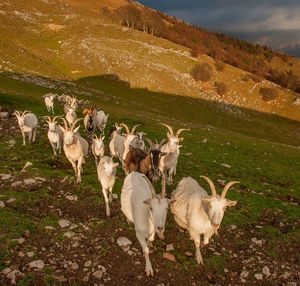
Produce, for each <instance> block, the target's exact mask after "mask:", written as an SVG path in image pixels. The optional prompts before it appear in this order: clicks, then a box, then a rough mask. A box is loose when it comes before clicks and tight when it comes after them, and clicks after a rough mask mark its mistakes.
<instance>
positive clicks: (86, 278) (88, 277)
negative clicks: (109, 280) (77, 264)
mask: <svg viewBox="0 0 300 286" xmlns="http://www.w3.org/2000/svg"><path fill="white" fill-rule="evenodd" d="M90 275H91V273H90V272H89V273H87V275H86V276H84V278H83V282H89V280H90Z"/></svg>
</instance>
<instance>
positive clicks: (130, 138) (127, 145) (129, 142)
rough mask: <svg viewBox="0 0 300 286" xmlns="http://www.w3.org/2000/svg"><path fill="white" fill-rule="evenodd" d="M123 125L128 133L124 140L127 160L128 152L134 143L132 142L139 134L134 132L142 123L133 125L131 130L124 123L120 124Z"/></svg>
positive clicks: (124, 153)
mask: <svg viewBox="0 0 300 286" xmlns="http://www.w3.org/2000/svg"><path fill="white" fill-rule="evenodd" d="M120 125H121V126H123V127H124V128H125V129H126V132H127V134H126V135H125V141H124V152H123V157H122V159H123V161H125V159H126V156H127V153H128V152H129V149H130V146H131V145H132V143H133V142H134V141H135V139H136V138H137V135H135V134H134V132H135V129H136V128H137V127H138V126H140V124H136V125H134V126H133V127H132V129H131V131H130V130H129V128H128V126H127V125H126V124H124V123H121V124H120Z"/></svg>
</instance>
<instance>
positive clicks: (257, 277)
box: [254, 273, 263, 280]
mask: <svg viewBox="0 0 300 286" xmlns="http://www.w3.org/2000/svg"><path fill="white" fill-rule="evenodd" d="M254 277H255V279H256V280H262V279H263V275H262V274H261V273H256V274H254Z"/></svg>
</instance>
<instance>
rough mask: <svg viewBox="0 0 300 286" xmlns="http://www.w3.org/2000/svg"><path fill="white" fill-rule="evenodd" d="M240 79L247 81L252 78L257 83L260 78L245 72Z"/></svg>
mask: <svg viewBox="0 0 300 286" xmlns="http://www.w3.org/2000/svg"><path fill="white" fill-rule="evenodd" d="M241 80H242V81H244V82H248V81H250V80H252V81H254V82H255V83H259V82H261V80H262V79H261V78H260V77H259V76H257V75H255V74H251V73H245V74H242V75H241Z"/></svg>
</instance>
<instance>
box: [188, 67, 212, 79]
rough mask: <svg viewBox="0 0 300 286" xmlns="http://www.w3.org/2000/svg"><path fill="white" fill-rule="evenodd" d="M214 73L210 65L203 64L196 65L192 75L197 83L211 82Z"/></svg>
mask: <svg viewBox="0 0 300 286" xmlns="http://www.w3.org/2000/svg"><path fill="white" fill-rule="evenodd" d="M212 73H213V70H212V67H211V66H210V65H209V64H208V63H203V64H198V65H196V66H195V67H194V68H193V70H192V72H191V75H192V77H193V78H194V80H195V81H199V80H201V81H209V80H210V79H211V77H212Z"/></svg>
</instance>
